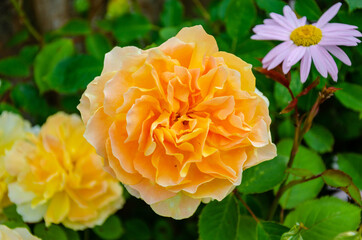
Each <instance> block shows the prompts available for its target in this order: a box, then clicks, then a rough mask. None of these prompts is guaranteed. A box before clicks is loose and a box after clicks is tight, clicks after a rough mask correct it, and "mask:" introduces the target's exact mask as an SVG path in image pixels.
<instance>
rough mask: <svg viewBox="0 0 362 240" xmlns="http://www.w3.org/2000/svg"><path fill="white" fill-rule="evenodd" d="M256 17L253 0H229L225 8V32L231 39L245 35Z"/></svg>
mask: <svg viewBox="0 0 362 240" xmlns="http://www.w3.org/2000/svg"><path fill="white" fill-rule="evenodd" d="M255 19H256V9H255V6H254V3H253V0H243V1H240V0H231V1H230V3H229V6H228V8H227V10H226V16H225V24H226V32H227V33H228V34H229V36H230V37H231V38H233V39H238V38H242V37H245V36H246V35H248V34H249V32H250V28H251V27H252V26H253V25H254V22H255Z"/></svg>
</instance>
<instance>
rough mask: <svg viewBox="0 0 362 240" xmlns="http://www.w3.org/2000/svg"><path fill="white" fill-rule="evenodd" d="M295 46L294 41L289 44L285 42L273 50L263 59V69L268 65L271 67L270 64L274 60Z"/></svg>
mask: <svg viewBox="0 0 362 240" xmlns="http://www.w3.org/2000/svg"><path fill="white" fill-rule="evenodd" d="M292 44H293V42H292V41H287V42H283V43H281V44H279V45H278V46H276V47H275V48H273V49H272V50H271V51H270V52H269V53H268V54H267V55H265V57H264V58H263V61H262V63H263V65H264V66H263V67H264V68H265V67H267V65H269V62H270V61H271V60H272V59H274V58H275V57H276V56H277V55H278V54H280V53H281V52H283V51H284V50H285V49H287V48H289V47H290V46H291V45H292Z"/></svg>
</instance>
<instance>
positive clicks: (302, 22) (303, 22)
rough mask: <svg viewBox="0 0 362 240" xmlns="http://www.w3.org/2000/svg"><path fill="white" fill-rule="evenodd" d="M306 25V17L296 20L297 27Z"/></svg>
mask: <svg viewBox="0 0 362 240" xmlns="http://www.w3.org/2000/svg"><path fill="white" fill-rule="evenodd" d="M306 23H307V17H302V18H299V19H298V27H300V26H304V25H305V24H306Z"/></svg>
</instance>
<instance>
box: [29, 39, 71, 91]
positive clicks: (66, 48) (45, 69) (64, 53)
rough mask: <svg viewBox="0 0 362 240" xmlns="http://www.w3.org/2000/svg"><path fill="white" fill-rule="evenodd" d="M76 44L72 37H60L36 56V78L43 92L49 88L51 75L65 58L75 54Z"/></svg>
mask: <svg viewBox="0 0 362 240" xmlns="http://www.w3.org/2000/svg"><path fill="white" fill-rule="evenodd" d="M73 53H74V45H73V42H72V40H70V39H65V38H63V39H59V40H57V41H55V42H52V43H50V44H47V45H45V46H44V47H43V48H42V49H41V50H40V52H39V53H38V55H37V56H36V58H35V63H34V78H35V82H36V84H37V85H38V87H39V90H40V92H41V93H43V92H45V91H47V90H48V89H49V81H50V75H51V74H52V72H53V70H54V68H55V66H56V65H57V64H58V63H59V62H60V61H62V60H63V59H65V58H67V57H69V56H71V55H73Z"/></svg>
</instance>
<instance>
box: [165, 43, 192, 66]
mask: <svg viewBox="0 0 362 240" xmlns="http://www.w3.org/2000/svg"><path fill="white" fill-rule="evenodd" d="M194 46H195V44H194V43H185V42H183V41H181V40H180V39H178V38H176V37H173V38H170V39H169V40H167V41H166V42H164V43H163V44H161V45H160V47H159V48H160V50H161V51H163V52H164V53H165V54H166V55H168V56H170V57H171V58H172V59H177V60H178V62H179V63H180V64H181V66H184V67H188V66H189V65H190V60H191V56H192V52H193V51H194Z"/></svg>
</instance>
